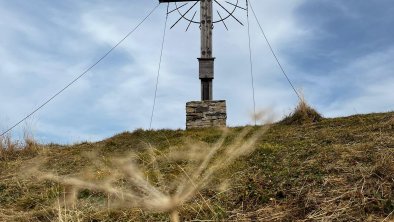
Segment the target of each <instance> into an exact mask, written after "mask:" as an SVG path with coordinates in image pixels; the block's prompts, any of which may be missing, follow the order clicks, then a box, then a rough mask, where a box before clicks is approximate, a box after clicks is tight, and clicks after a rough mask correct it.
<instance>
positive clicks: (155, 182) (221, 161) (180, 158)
mask: <svg viewBox="0 0 394 222" xmlns="http://www.w3.org/2000/svg"><path fill="white" fill-rule="evenodd" d="M268 127H269V125H265V126H263V127H258V128H257V127H246V128H245V129H244V130H242V131H241V132H240V133H239V135H238V136H237V137H236V138H229V134H228V130H227V129H223V133H222V135H221V137H220V138H219V139H218V140H217V141H216V142H215V143H213V144H208V143H202V142H195V141H193V142H189V143H187V144H186V145H185V146H183V147H172V148H170V149H169V150H159V149H156V148H155V147H153V146H151V145H150V144H147V151H148V152H146V153H145V154H144V155H145V156H138V155H137V154H131V155H130V156H129V157H127V158H124V159H117V160H112V161H111V164H110V165H112V167H110V169H105V170H103V171H108V172H110V173H109V174H108V175H107V176H106V177H105V178H103V179H102V180H96V181H89V180H86V179H84V178H76V177H70V176H58V175H56V174H53V173H46V174H44V176H43V177H42V179H49V180H52V181H56V182H59V183H61V184H63V185H71V186H74V187H76V188H78V189H88V190H92V191H98V192H102V193H105V194H107V195H108V196H111V201H112V203H111V204H109V203H108V205H110V206H111V207H121V208H139V209H141V210H145V211H150V212H163V213H168V215H169V217H170V219H171V221H173V222H177V221H180V215H179V209H181V208H182V207H183V206H184V204H186V203H188V202H189V201H191V200H192V199H193V198H194V197H197V196H198V197H199V198H201V199H202V205H204V206H205V205H206V206H207V207H208V208H209V209H210V210H211V211H212V212H214V210H213V209H212V208H211V206H210V205H209V201H208V200H206V199H204V197H203V195H202V194H201V191H202V190H204V189H206V188H208V187H209V185H210V184H211V183H212V181H213V180H214V179H215V178H216V176H217V175H218V174H219V173H220V172H221V171H222V170H224V169H226V168H228V167H229V166H230V165H231V164H232V163H233V162H234V161H235V160H236V159H238V158H240V157H242V156H247V155H249V154H251V153H252V152H253V151H254V150H255V148H256V146H255V144H256V142H257V140H258V139H259V138H260V137H261V136H262V135H263V134H264V133H265V131H266V130H267V129H268ZM163 164H166V165H167V166H168V165H171V166H172V168H173V169H174V172H175V173H174V172H173V173H172V174H171V173H170V174H168V172H167V173H163V172H161V171H160V167H159V166H160V165H163Z"/></svg>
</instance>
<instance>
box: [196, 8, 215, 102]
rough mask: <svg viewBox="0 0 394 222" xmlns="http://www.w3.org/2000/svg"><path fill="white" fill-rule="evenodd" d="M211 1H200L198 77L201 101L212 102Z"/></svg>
mask: <svg viewBox="0 0 394 222" xmlns="http://www.w3.org/2000/svg"><path fill="white" fill-rule="evenodd" d="M212 5H213V3H212V0H201V1H200V28H201V57H200V58H199V59H198V61H199V77H200V79H201V100H202V101H206V100H212V94H213V93H212V80H213V78H214V58H213V57H212V54H213V52H212V51H213V50H212V29H213V23H212V22H213V21H212V19H213V18H212Z"/></svg>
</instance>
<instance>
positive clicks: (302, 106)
mask: <svg viewBox="0 0 394 222" xmlns="http://www.w3.org/2000/svg"><path fill="white" fill-rule="evenodd" d="M322 119H323V117H322V116H321V115H320V113H318V112H317V111H316V110H315V109H314V108H312V107H311V106H310V105H308V103H307V102H306V101H305V99H304V98H302V99H301V100H300V102H299V103H298V105H297V107H296V108H295V109H294V111H293V112H292V113H291V114H290V115H288V116H286V117H285V118H284V119H283V120H281V121H280V122H279V123H281V124H285V125H301V124H306V123H316V122H319V121H321V120H322Z"/></svg>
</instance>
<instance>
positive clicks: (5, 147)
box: [0, 134, 18, 160]
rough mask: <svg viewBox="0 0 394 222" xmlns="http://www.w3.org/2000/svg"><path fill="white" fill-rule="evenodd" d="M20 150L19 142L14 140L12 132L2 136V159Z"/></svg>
mask: <svg viewBox="0 0 394 222" xmlns="http://www.w3.org/2000/svg"><path fill="white" fill-rule="evenodd" d="M17 150H18V143H17V142H13V140H12V137H11V134H6V135H4V136H2V137H0V159H3V160H6V159H8V158H9V157H10V156H11V155H13V154H14V153H15V152H16V151H17Z"/></svg>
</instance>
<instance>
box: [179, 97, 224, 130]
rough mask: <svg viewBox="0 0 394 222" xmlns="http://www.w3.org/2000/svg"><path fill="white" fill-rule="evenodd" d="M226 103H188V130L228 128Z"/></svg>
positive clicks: (217, 101)
mask: <svg viewBox="0 0 394 222" xmlns="http://www.w3.org/2000/svg"><path fill="white" fill-rule="evenodd" d="M226 120H227V111H226V101H225V100H216V101H195V102H188V103H186V129H195V128H205V127H226Z"/></svg>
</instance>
